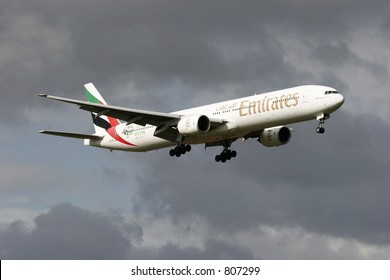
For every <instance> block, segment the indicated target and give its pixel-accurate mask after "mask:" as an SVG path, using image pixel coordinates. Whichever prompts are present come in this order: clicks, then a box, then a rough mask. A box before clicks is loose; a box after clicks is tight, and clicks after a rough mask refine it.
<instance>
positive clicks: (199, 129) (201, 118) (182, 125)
mask: <svg viewBox="0 0 390 280" xmlns="http://www.w3.org/2000/svg"><path fill="white" fill-rule="evenodd" d="M209 129H210V120H209V118H208V117H207V116H205V115H191V116H183V117H181V119H180V121H179V123H178V124H177V130H178V131H179V133H180V134H182V135H184V136H188V135H196V134H200V133H205V132H208V131H209Z"/></svg>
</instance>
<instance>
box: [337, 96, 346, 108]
mask: <svg viewBox="0 0 390 280" xmlns="http://www.w3.org/2000/svg"><path fill="white" fill-rule="evenodd" d="M337 98H338V100H337V104H339V105H340V106H341V105H343V104H344V100H345V99H344V96H343V95H341V94H340V93H339V94H338V97H337Z"/></svg>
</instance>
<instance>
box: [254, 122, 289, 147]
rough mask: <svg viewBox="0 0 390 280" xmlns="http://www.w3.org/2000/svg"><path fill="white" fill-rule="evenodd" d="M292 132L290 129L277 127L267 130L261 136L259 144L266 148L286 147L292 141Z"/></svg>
mask: <svg viewBox="0 0 390 280" xmlns="http://www.w3.org/2000/svg"><path fill="white" fill-rule="evenodd" d="M290 138H291V131H290V129H289V128H288V127H285V126H277V127H271V128H266V129H264V130H263V132H262V133H261V134H260V137H259V142H260V143H261V144H263V145H264V146H266V147H275V146H281V145H285V144H287V143H288V142H289V141H290Z"/></svg>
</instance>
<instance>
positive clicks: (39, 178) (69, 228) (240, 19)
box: [0, 0, 390, 259]
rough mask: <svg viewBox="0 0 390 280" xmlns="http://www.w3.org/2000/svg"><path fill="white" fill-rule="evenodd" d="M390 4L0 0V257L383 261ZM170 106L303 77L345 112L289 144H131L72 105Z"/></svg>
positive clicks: (300, 129)
mask: <svg viewBox="0 0 390 280" xmlns="http://www.w3.org/2000/svg"><path fill="white" fill-rule="evenodd" d="M389 14H390V2H389V1H385V0H383V1H376V0H374V1H372V0H370V1H363V0H358V1H351V0H342V1H339V0H338V1H333V0H331V1H306V0H297V1H282V0H280V1H232V0H225V1H179V0H177V1H173V0H165V1H159V0H155V1H149V0H139V1H138V0H133V1H124V0H118V1H114V2H112V3H111V2H110V3H109V2H107V1H103V0H95V1H92V0H82V1H60V0H35V1H28V0H2V1H1V2H0V73H1V74H0V94H1V102H0V129H1V132H0V145H1V148H0V172H1V176H0V257H1V258H2V259H204V258H207V259H253V258H256V259H344V258H348V259H366V258H368V259H383V258H385V259H388V258H390V220H389V218H388V217H389V213H390V203H389V197H390V186H389V185H390V184H389V182H390V172H389V170H390V163H389V158H390V149H389V144H388V142H389V140H388V139H390V121H389V120H390V97H389V96H390V95H389V90H390V79H389V74H390V68H389V65H390V49H389V46H390V32H389V30H390V17H389ZM87 82H94V84H95V85H96V86H97V88H98V89H99V91H100V92H101V93H102V94H103V95H104V96H105V98H106V100H107V101H108V102H109V103H111V104H113V105H121V106H127V107H132V108H140V109H151V110H156V111H162V112H169V111H174V110H179V109H185V108H188V107H192V106H197V105H204V104H207V103H210V102H213V101H222V100H226V99H230V98H235V97H242V96H246V95H251V94H253V93H256V92H257V93H259V92H266V91H269V90H277V89H282V88H286V87H291V86H297V85H302V84H322V85H328V86H332V87H335V88H337V89H338V90H339V91H340V92H342V93H343V95H344V96H345V98H346V102H345V104H344V106H343V107H342V108H341V110H339V111H338V112H336V113H334V114H333V115H332V117H331V118H330V119H329V120H328V121H327V122H326V124H325V126H326V133H325V134H324V135H317V134H316V133H315V127H316V126H317V122H316V121H312V122H306V123H302V124H295V125H292V126H291V127H292V128H293V129H294V132H293V137H292V140H291V142H290V143H289V144H288V145H286V146H283V147H279V148H266V147H263V146H261V145H259V143H257V142H256V141H254V140H248V141H246V142H241V141H237V142H236V143H234V145H233V148H234V149H235V150H237V151H238V157H237V158H236V159H234V160H232V161H229V162H228V163H226V164H217V163H215V162H214V156H215V155H216V154H219V153H220V148H210V149H207V150H206V151H205V150H204V148H203V146H195V147H193V150H192V151H191V153H190V154H188V155H186V156H185V157H181V158H171V157H169V156H168V150H159V151H155V152H149V153H141V154H138V153H135V154H134V153H123V152H112V153H110V152H109V151H106V150H99V149H94V148H89V147H83V145H82V141H78V140H72V139H62V138H58V137H50V136H45V135H40V134H38V133H37V131H39V130H41V129H57V130H68V131H76V132H84V133H91V132H92V131H93V128H92V125H91V122H90V116H89V114H88V113H86V112H82V111H80V110H78V109H77V107H75V106H71V105H68V104H62V103H58V102H54V101H50V100H44V99H41V98H38V97H36V94H37V93H49V94H54V95H60V96H65V97H70V98H78V99H83V98H84V96H83V88H82V87H83V84H85V83H87Z"/></svg>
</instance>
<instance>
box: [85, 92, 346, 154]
mask: <svg viewBox="0 0 390 280" xmlns="http://www.w3.org/2000/svg"><path fill="white" fill-rule="evenodd" d="M326 93H327V94H326ZM329 93H331V94H329ZM343 102H344V98H343V96H342V95H341V94H339V93H337V91H335V90H334V89H333V88H330V87H325V86H314V85H310V86H300V87H294V88H288V89H284V90H279V91H273V92H268V93H263V94H256V95H252V96H248V97H244V98H238V99H233V100H229V101H224V102H219V103H214V104H210V105H206V106H201V107H195V108H191V109H187V110H182V111H177V112H172V113H173V114H177V115H205V116H207V117H208V118H209V119H210V120H213V119H219V120H224V124H222V125H220V126H219V127H217V128H216V129H210V131H208V132H205V133H199V134H197V135H196V136H188V137H185V138H184V140H183V143H185V144H200V143H209V142H216V141H223V140H228V139H237V138H240V137H244V136H245V135H247V134H248V133H250V132H252V131H260V130H262V129H266V128H270V127H275V126H281V125H287V124H291V123H296V122H302V121H308V120H313V119H316V118H318V116H320V115H322V114H330V113H332V112H334V111H335V110H337V109H338V108H339V107H340V106H341V105H342V104H343ZM155 130H156V126H152V125H146V126H140V125H135V124H129V125H127V124H126V123H121V124H119V125H118V126H116V128H115V131H116V133H117V134H118V136H120V137H121V138H122V139H124V140H125V141H127V142H129V143H131V144H132V145H128V144H124V143H121V142H119V141H117V140H115V139H114V138H113V137H111V136H110V135H108V134H107V135H105V137H104V138H103V139H102V140H88V139H87V140H85V143H84V144H85V145H90V146H96V147H102V148H108V149H112V150H124V151H134V152H146V151H150V150H156V149H160V148H165V147H169V146H175V145H176V144H177V143H175V142H171V141H167V140H164V139H161V138H159V137H156V136H154V132H155Z"/></svg>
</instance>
